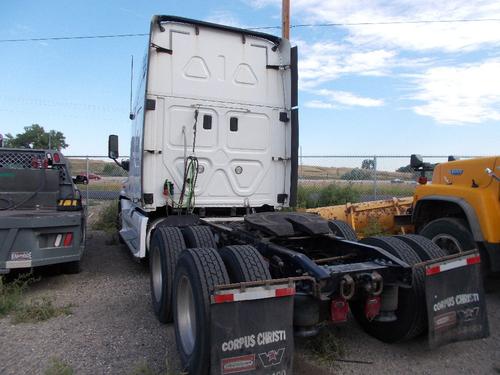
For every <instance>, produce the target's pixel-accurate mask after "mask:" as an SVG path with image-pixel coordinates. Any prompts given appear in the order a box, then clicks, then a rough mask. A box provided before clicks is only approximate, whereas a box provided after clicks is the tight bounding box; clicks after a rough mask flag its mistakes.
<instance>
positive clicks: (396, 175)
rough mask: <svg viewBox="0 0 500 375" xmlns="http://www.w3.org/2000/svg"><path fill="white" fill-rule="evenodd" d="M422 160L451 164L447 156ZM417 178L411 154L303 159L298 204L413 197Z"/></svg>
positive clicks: (417, 174)
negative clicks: (411, 166)
mask: <svg viewBox="0 0 500 375" xmlns="http://www.w3.org/2000/svg"><path fill="white" fill-rule="evenodd" d="M423 158H424V161H425V162H426V163H431V164H437V163H443V162H447V161H448V156H433V155H429V156H423ZM459 158H470V156H461V157H459ZM418 177H419V173H417V172H414V171H413V170H412V169H411V168H410V156H409V155H324V156H321V155H320V156H300V160H299V186H298V202H297V204H298V206H299V207H300V208H315V207H324V206H333V205H337V204H345V203H349V202H350V203H357V202H368V201H374V200H382V199H392V198H393V197H396V198H402V197H411V196H412V195H413V193H414V191H415V187H416V185H417V179H418ZM428 177H429V179H431V178H432V174H431V175H428Z"/></svg>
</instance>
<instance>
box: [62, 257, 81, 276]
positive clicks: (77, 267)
mask: <svg viewBox="0 0 500 375" xmlns="http://www.w3.org/2000/svg"><path fill="white" fill-rule="evenodd" d="M61 267H62V271H63V272H64V273H66V274H68V275H76V274H77V273H80V272H81V271H82V267H81V262H80V261H79V260H75V261H73V262H67V263H62V264H61Z"/></svg>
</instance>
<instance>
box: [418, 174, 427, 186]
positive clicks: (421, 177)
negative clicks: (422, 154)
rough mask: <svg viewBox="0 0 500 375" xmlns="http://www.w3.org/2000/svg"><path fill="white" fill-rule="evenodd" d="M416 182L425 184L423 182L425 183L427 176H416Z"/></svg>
mask: <svg viewBox="0 0 500 375" xmlns="http://www.w3.org/2000/svg"><path fill="white" fill-rule="evenodd" d="M418 183H419V184H420V185H425V184H426V183H427V177H425V176H420V177H419V178H418Z"/></svg>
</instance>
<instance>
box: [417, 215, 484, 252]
mask: <svg viewBox="0 0 500 375" xmlns="http://www.w3.org/2000/svg"><path fill="white" fill-rule="evenodd" d="M419 234H421V235H422V236H424V237H427V238H429V239H430V240H431V241H432V242H434V243H435V244H436V245H438V246H439V247H440V248H441V249H443V250H444V251H446V253H448V254H456V253H461V252H463V251H467V250H471V249H474V248H476V243H475V242H474V237H473V236H472V233H471V232H470V230H469V226H468V224H467V222H466V221H465V220H463V219H456V218H449V217H445V218H441V219H436V220H433V221H431V222H430V223H428V224H427V225H425V226H424V227H423V229H422V230H421V231H420V233H419Z"/></svg>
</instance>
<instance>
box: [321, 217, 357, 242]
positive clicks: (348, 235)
mask: <svg viewBox="0 0 500 375" xmlns="http://www.w3.org/2000/svg"><path fill="white" fill-rule="evenodd" d="M328 226H329V227H330V230H331V231H332V232H333V234H334V235H335V236H337V237H343V238H345V239H346V240H348V241H357V240H358V236H357V235H356V232H355V231H354V229H352V228H351V227H350V226H349V224H347V223H346V222H345V221H342V220H328Z"/></svg>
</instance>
